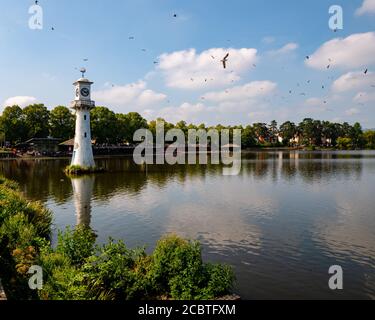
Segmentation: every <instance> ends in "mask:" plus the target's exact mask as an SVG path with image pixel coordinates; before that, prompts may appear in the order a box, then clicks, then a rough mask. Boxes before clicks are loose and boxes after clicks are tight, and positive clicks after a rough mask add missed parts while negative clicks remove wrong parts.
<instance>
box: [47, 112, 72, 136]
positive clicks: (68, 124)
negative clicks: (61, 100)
mask: <svg viewBox="0 0 375 320" xmlns="http://www.w3.org/2000/svg"><path fill="white" fill-rule="evenodd" d="M49 116H50V117H49V125H50V126H49V131H50V136H52V137H54V138H61V139H64V140H68V139H70V138H72V137H74V121H75V119H74V115H73V114H72V113H71V112H70V110H69V109H68V108H67V107H64V106H58V107H56V108H54V109H53V110H52V111H51V112H50V115H49Z"/></svg>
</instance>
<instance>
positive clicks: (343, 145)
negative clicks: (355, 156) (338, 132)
mask: <svg viewBox="0 0 375 320" xmlns="http://www.w3.org/2000/svg"><path fill="white" fill-rule="evenodd" d="M337 148H338V149H340V150H350V149H352V148H353V141H352V139H351V138H342V137H340V138H338V139H337Z"/></svg>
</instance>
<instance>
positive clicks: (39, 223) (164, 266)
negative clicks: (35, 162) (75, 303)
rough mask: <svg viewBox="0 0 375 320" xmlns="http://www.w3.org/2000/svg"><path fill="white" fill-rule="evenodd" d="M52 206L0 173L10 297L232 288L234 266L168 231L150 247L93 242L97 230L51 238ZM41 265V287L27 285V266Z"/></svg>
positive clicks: (203, 293)
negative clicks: (207, 259) (208, 258)
mask: <svg viewBox="0 0 375 320" xmlns="http://www.w3.org/2000/svg"><path fill="white" fill-rule="evenodd" d="M51 222H52V214H51V212H50V211H48V210H47V209H45V208H44V207H43V206H42V205H41V204H40V203H35V202H28V201H27V200H25V199H24V198H23V197H22V195H21V194H20V193H19V192H18V188H17V185H16V184H15V183H14V182H11V181H9V180H6V179H3V178H1V177H0V277H1V278H2V280H3V281H2V282H3V285H4V288H5V291H6V293H7V296H8V299H11V300H12V299H42V300H44V299H45V300H65V299H69V300H94V299H101V300H134V299H144V300H150V299H191V300H200V299H215V298H218V297H220V296H223V295H225V294H228V293H230V291H231V288H232V285H233V282H234V275H233V271H232V269H231V268H230V267H228V266H225V265H220V264H210V263H204V262H203V261H202V252H201V247H200V244H199V243H198V242H194V241H188V240H184V239H181V238H179V237H178V236H176V235H169V236H166V237H164V238H162V239H161V240H159V242H158V243H157V245H156V248H155V250H154V252H153V253H152V254H151V255H147V254H146V252H145V249H144V248H137V249H129V248H127V247H126V245H125V244H124V243H123V242H121V241H119V242H116V241H114V240H111V239H110V240H109V241H108V243H106V244H105V245H102V246H98V245H96V244H95V238H96V236H95V234H94V233H93V232H92V230H90V229H87V228H83V227H77V228H75V229H74V230H71V229H67V230H65V231H64V232H60V233H59V236H58V243H57V245H56V247H55V248H53V247H52V246H51V243H50V234H51ZM32 265H39V266H41V267H42V269H43V281H44V285H43V288H42V289H41V290H38V291H32V290H30V289H29V287H28V279H29V278H28V276H30V275H28V274H27V271H28V270H29V268H30V266H32Z"/></svg>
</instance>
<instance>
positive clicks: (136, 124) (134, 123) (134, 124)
mask: <svg viewBox="0 0 375 320" xmlns="http://www.w3.org/2000/svg"><path fill="white" fill-rule="evenodd" d="M125 125H126V128H127V135H126V136H125V140H126V141H127V142H133V137H134V133H135V132H136V131H137V130H138V129H147V128H148V125H147V120H146V119H144V118H143V117H142V116H141V115H140V114H139V113H138V112H129V113H128V114H127V115H125Z"/></svg>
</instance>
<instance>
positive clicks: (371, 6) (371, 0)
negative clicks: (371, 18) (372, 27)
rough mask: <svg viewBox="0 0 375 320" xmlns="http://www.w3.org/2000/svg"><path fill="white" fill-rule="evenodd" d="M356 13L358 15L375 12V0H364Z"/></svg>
mask: <svg viewBox="0 0 375 320" xmlns="http://www.w3.org/2000/svg"><path fill="white" fill-rule="evenodd" d="M355 13H356V15H357V16H362V15H364V14H375V0H363V3H362V6H361V7H360V8H358V9H357V11H356V12H355Z"/></svg>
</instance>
